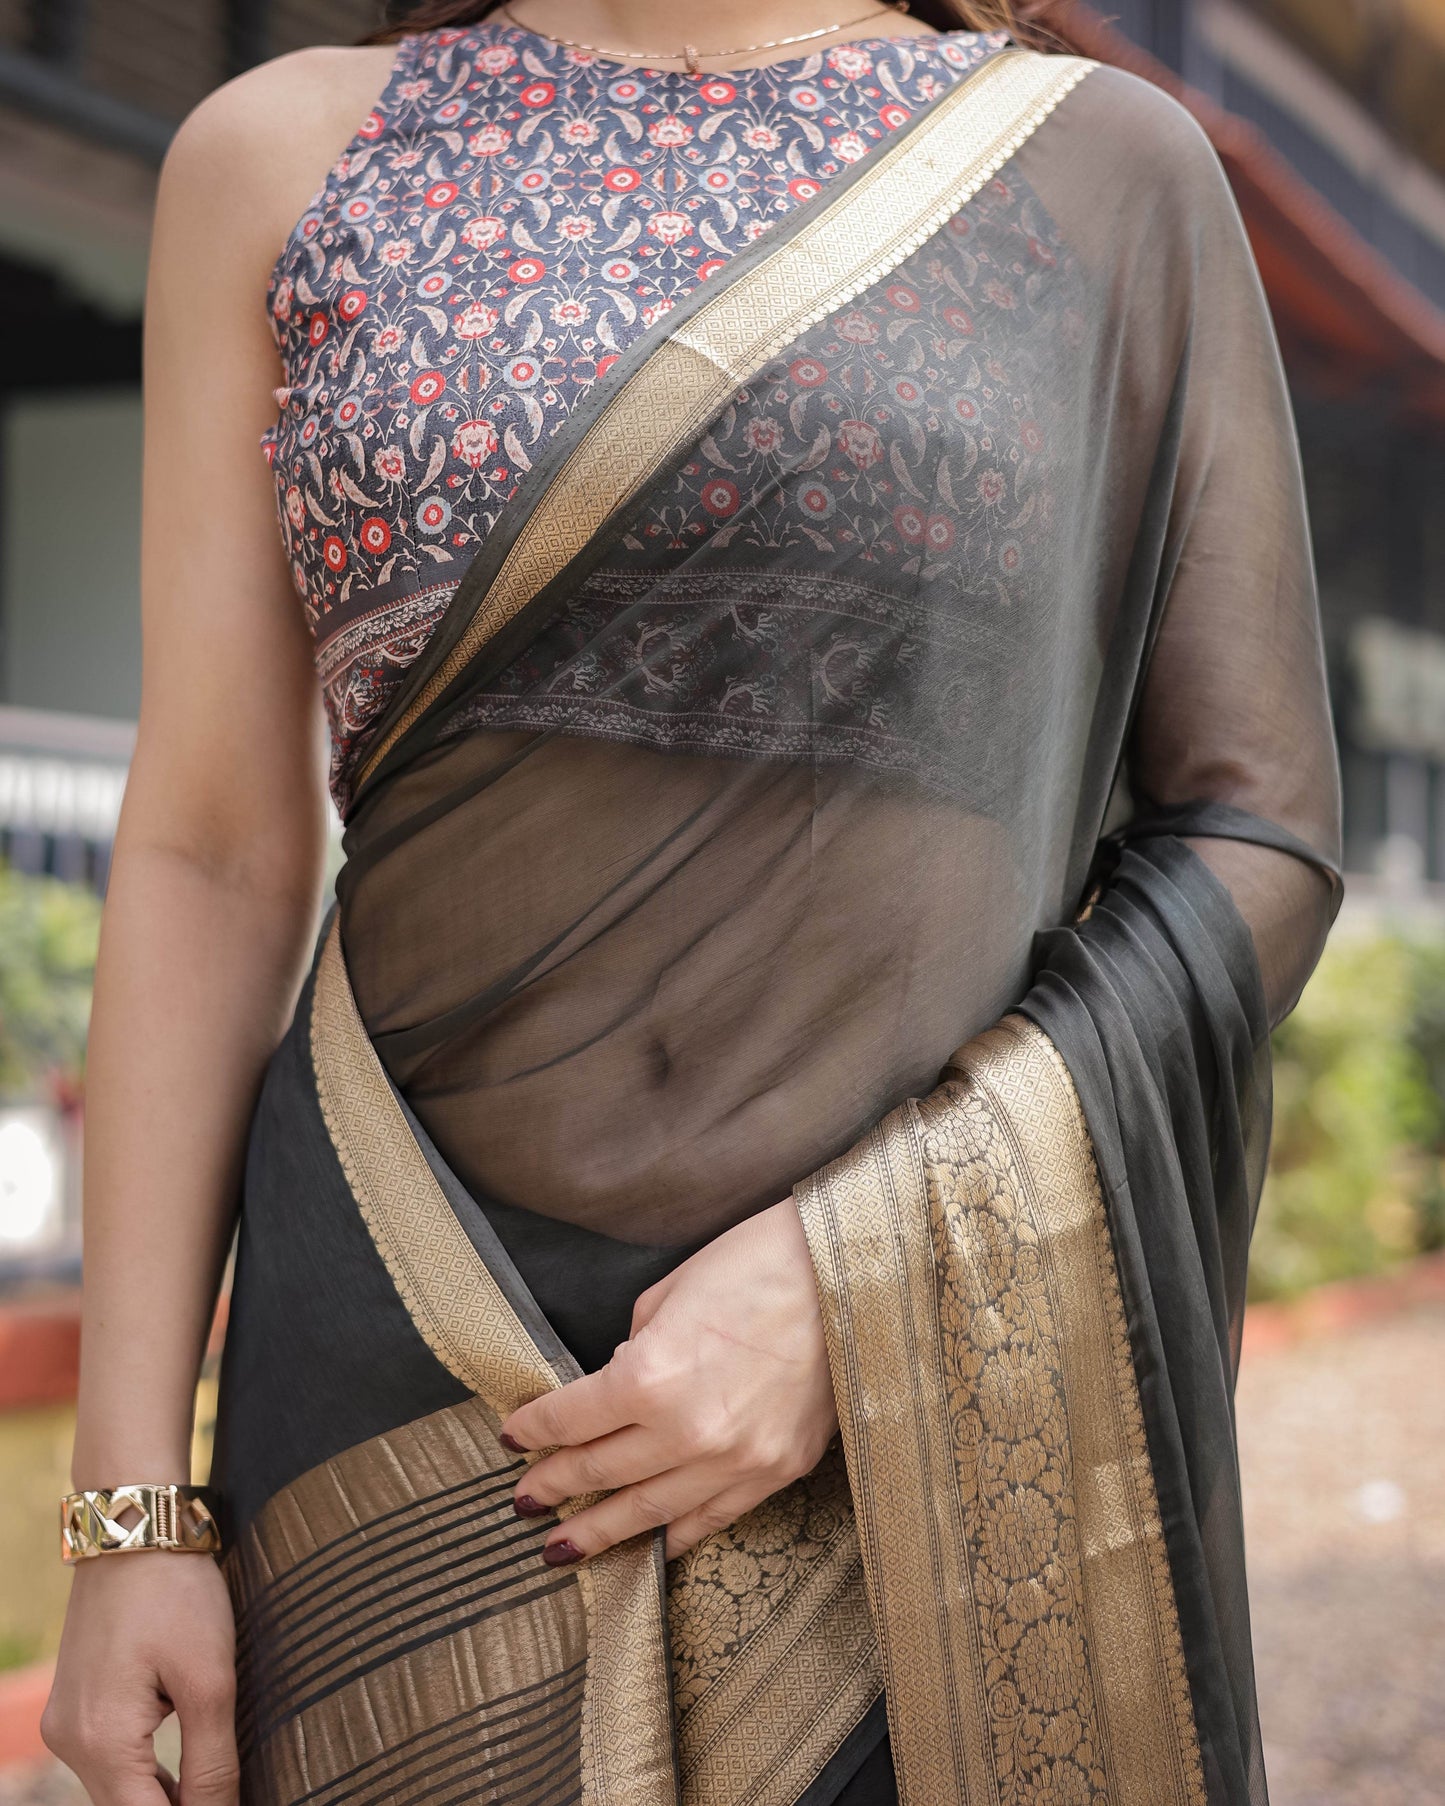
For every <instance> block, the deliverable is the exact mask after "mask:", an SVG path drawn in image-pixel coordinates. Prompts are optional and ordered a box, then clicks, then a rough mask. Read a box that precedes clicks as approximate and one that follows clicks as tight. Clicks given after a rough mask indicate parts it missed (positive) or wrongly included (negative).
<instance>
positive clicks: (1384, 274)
mask: <svg viewBox="0 0 1445 1806" xmlns="http://www.w3.org/2000/svg"><path fill="white" fill-rule="evenodd" d="M1042 22H1043V23H1044V25H1045V26H1046V28H1047V30H1048V31H1049V32H1051V33H1052V34H1053V35H1054V36H1055V37H1057V38H1058V39H1059V40H1061V41H1062V42H1063V43H1064V44H1066V45H1067V46H1068V48H1069V49H1071V50H1073V51H1075V52H1076V53H1077V54H1079V55H1081V56H1089V57H1094V58H1095V59H1097V60H1098V61H1099V62H1106V63H1112V64H1114V65H1115V66H1116V67H1117V68H1120V69H1127V70H1128V71H1129V72H1130V73H1131V74H1133V75H1138V76H1142V77H1143V79H1144V80H1146V81H1150V82H1153V83H1154V84H1155V86H1156V87H1160V88H1163V89H1164V91H1165V92H1166V93H1168V94H1172V95H1173V96H1174V98H1175V99H1176V100H1178V101H1179V102H1180V103H1181V104H1182V105H1183V106H1185V107H1187V108H1188V109H1189V111H1190V112H1191V113H1192V114H1193V115H1194V117H1195V118H1196V119H1197V120H1198V121H1199V123H1200V125H1201V126H1202V127H1203V128H1204V131H1205V133H1206V134H1207V136H1208V138H1209V140H1210V142H1211V143H1212V144H1213V145H1214V147H1215V149H1216V150H1217V151H1218V153H1219V156H1220V160H1221V161H1222V162H1223V163H1224V165H1225V167H1226V169H1227V170H1228V172H1229V176H1230V181H1231V184H1232V186H1233V187H1234V189H1235V193H1236V197H1237V198H1238V200H1239V203H1240V209H1241V211H1242V212H1244V214H1245V216H1246V219H1247V220H1248V221H1249V223H1250V224H1251V225H1252V226H1253V227H1254V228H1255V229H1257V230H1259V231H1262V232H1269V233H1271V234H1273V235H1274V236H1276V237H1280V236H1287V237H1288V238H1290V239H1292V240H1294V241H1295V245H1294V249H1295V252H1296V255H1298V254H1299V253H1300V252H1301V251H1303V252H1305V253H1306V254H1309V253H1313V256H1314V258H1316V259H1318V260H1319V262H1320V264H1321V265H1322V266H1324V267H1326V268H1327V269H1328V271H1329V273H1330V275H1331V276H1332V277H1333V280H1334V282H1335V283H1336V284H1337V285H1338V287H1340V288H1343V289H1345V290H1346V291H1347V294H1348V298H1349V300H1350V302H1351V303H1352V305H1354V306H1356V307H1358V308H1360V309H1364V310H1368V312H1369V314H1370V315H1372V316H1373V318H1374V321H1375V323H1376V325H1377V328H1379V329H1380V330H1382V331H1383V332H1384V333H1385V334H1386V335H1387V336H1388V337H1389V338H1390V339H1391V340H1393V341H1394V342H1395V345H1396V347H1397V353H1398V354H1403V361H1405V362H1407V363H1411V364H1414V365H1416V366H1418V364H1419V362H1421V361H1424V362H1426V363H1427V364H1428V365H1429V366H1430V367H1431V368H1430V370H1429V372H1428V375H1430V376H1432V377H1434V378H1435V379H1437V380H1439V381H1440V382H1441V383H1442V384H1445V313H1442V312H1441V311H1440V309H1438V308H1437V307H1436V306H1435V305H1434V303H1433V302H1431V301H1430V300H1429V298H1428V297H1427V296H1425V295H1423V294H1421V293H1420V291H1419V290H1418V289H1417V288H1415V286H1414V285H1413V284H1412V283H1411V282H1409V281H1408V280H1407V279H1406V278H1405V277H1404V276H1402V275H1400V273H1399V272H1398V271H1397V270H1395V269H1394V268H1393V267H1392V266H1391V265H1390V264H1389V263H1388V262H1387V261H1386V259H1385V258H1383V257H1382V256H1381V255H1380V254H1379V252H1377V251H1376V250H1375V249H1374V247H1373V246H1372V245H1370V244H1368V243H1367V242H1366V241H1365V240H1364V239H1363V238H1362V237H1361V236H1360V235H1359V233H1357V232H1356V231H1355V229H1354V227H1353V226H1351V225H1350V224H1349V222H1348V221H1347V220H1345V219H1343V218H1342V217H1341V216H1340V214H1338V213H1337V212H1336V211H1335V209H1334V208H1333V207H1331V206H1330V204H1329V202H1328V201H1326V200H1325V199H1324V197H1323V196H1322V195H1320V194H1319V193H1318V192H1317V191H1316V190H1315V189H1313V188H1311V187H1310V185H1309V183H1308V182H1306V181H1305V180H1304V178H1303V177H1302V176H1300V175H1298V174H1296V172H1295V171H1294V170H1293V169H1292V168H1291V167H1290V165H1289V163H1288V162H1286V160H1285V159H1284V158H1283V157H1282V156H1281V155H1280V154H1279V153H1278V152H1277V151H1276V150H1275V149H1274V147H1273V146H1272V145H1271V144H1270V143H1269V141H1268V139H1266V138H1265V136H1264V134H1263V133H1262V132H1260V131H1258V130H1257V129H1256V128H1255V127H1254V126H1252V125H1251V124H1249V123H1248V121H1246V120H1243V119H1240V118H1239V117H1238V116H1237V115H1235V114H1233V113H1229V112H1226V111H1225V109H1224V108H1223V107H1221V106H1219V105H1218V104H1217V103H1216V102H1214V101H1212V100H1211V99H1210V98H1209V97H1208V95H1206V94H1201V93H1200V92H1199V91H1198V90H1197V89H1195V88H1191V87H1189V86H1188V85H1187V84H1186V83H1185V82H1184V81H1182V80H1181V79H1180V77H1179V76H1177V75H1176V74H1175V73H1174V71H1173V70H1172V69H1170V68H1169V67H1168V66H1167V65H1166V64H1164V63H1161V62H1160V61H1159V60H1158V58H1157V57H1154V56H1151V55H1150V54H1149V52H1148V51H1145V50H1141V49H1140V48H1139V46H1138V45H1137V44H1134V43H1132V42H1131V41H1130V40H1129V39H1128V38H1126V37H1125V36H1124V34H1123V33H1122V32H1120V31H1117V30H1116V29H1115V28H1114V27H1113V26H1112V25H1110V24H1109V23H1108V22H1107V21H1106V20H1105V19H1103V18H1102V17H1101V16H1100V15H1099V14H1098V13H1097V12H1095V11H1094V9H1093V8H1092V7H1091V6H1087V5H1085V4H1083V0H1058V3H1057V4H1055V5H1053V6H1051V7H1050V8H1049V9H1048V10H1047V11H1046V12H1045V14H1044V15H1043V20H1042Z"/></svg>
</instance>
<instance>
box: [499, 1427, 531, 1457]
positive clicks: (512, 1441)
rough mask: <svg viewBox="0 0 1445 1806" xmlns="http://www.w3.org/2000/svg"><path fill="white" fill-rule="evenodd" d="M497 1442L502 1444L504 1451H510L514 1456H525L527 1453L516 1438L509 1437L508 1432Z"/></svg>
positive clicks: (504, 1431) (502, 1434)
mask: <svg viewBox="0 0 1445 1806" xmlns="http://www.w3.org/2000/svg"><path fill="white" fill-rule="evenodd" d="M497 1441H498V1442H500V1443H501V1445H502V1447H503V1448H504V1449H510V1450H511V1451H512V1453H513V1454H514V1455H525V1454H526V1452H527V1451H526V1450H525V1449H524V1448H523V1447H522V1445H521V1443H520V1442H518V1441H517V1439H516V1437H515V1436H511V1435H509V1434H508V1433H507V1431H506V1430H503V1431H502V1433H501V1435H500V1436H499V1437H498V1438H497Z"/></svg>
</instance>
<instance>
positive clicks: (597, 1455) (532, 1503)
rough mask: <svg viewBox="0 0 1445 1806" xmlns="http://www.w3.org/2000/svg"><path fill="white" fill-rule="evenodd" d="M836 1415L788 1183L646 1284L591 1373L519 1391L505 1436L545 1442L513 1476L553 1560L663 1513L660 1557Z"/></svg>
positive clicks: (685, 1544)
mask: <svg viewBox="0 0 1445 1806" xmlns="http://www.w3.org/2000/svg"><path fill="white" fill-rule="evenodd" d="M837 1428H838V1413H837V1408H836V1406H835V1405H834V1402H833V1385H832V1380H831V1379H830V1377H829V1373H828V1354H827V1349H826V1347H825V1345H824V1341H823V1323H822V1317H821V1315H820V1313H819V1309H818V1293H817V1288H816V1285H815V1283H814V1279H813V1263H812V1260H811V1259H810V1257H809V1254H808V1245H807V1242H806V1240H805V1239H804V1236H803V1226H802V1224H801V1222H800V1221H799V1220H798V1212H797V1208H796V1206H795V1205H794V1204H793V1202H792V1200H791V1199H786V1200H785V1201H784V1202H783V1203H781V1204H775V1205H773V1207H772V1208H771V1209H770V1210H764V1211H762V1212H760V1213H759V1214H758V1215H757V1216H754V1217H749V1218H748V1220H747V1221H746V1222H743V1223H739V1224H738V1225H737V1227H736V1228H735V1229H729V1230H727V1231H726V1232H725V1233H724V1234H722V1235H720V1236H718V1237H717V1239H716V1240H715V1241H711V1242H709V1243H708V1245H707V1246H706V1247H705V1248H703V1249H701V1250H699V1252H698V1253H696V1254H694V1255H693V1256H692V1257H691V1258H690V1259H689V1260H686V1261H684V1262H683V1264H682V1265H681V1266H680V1267H678V1268H677V1269H676V1270H675V1271H674V1272H672V1273H669V1274H668V1276H667V1277H666V1279H662V1280H659V1281H658V1283H657V1284H656V1285H655V1286H650V1287H649V1288H648V1289H647V1291H645V1292H644V1293H643V1294H642V1296H641V1297H640V1298H639V1299H638V1300H637V1303H636V1305H635V1307H634V1309H633V1313H632V1335H631V1338H630V1339H629V1340H628V1341H626V1342H624V1343H623V1344H622V1345H621V1347H620V1348H619V1349H618V1350H617V1352H616V1354H614V1355H613V1357H612V1359H611V1360H610V1361H609V1362H608V1364H607V1365H606V1366H605V1367H604V1368H602V1369H601V1370H600V1371H599V1372H597V1373H589V1374H586V1375H584V1377H583V1378H581V1379H579V1380H573V1382H572V1383H571V1385H569V1386H562V1387H560V1388H559V1389H558V1390H557V1391H555V1392H547V1393H544V1394H543V1395H542V1397H541V1398H538V1399H534V1400H533V1401H532V1403H531V1404H529V1405H523V1406H522V1408H521V1409H520V1410H519V1411H514V1412H513V1413H512V1415H511V1416H510V1417H509V1418H508V1419H507V1420H506V1422H505V1423H504V1424H503V1425H502V1430H503V1434H504V1437H505V1438H506V1440H507V1442H508V1446H509V1447H512V1448H516V1449H520V1450H528V1449H537V1448H549V1447H553V1445H557V1446H555V1447H553V1452H552V1453H551V1454H549V1455H545V1456H543V1458H542V1459H541V1460H540V1461H537V1462H535V1463H534V1464H533V1465H532V1467H531V1468H529V1469H528V1471H527V1473H526V1475H525V1476H524V1477H523V1479H522V1480H521V1481H520V1483H519V1484H518V1486H517V1491H516V1496H515V1505H516V1509H517V1511H518V1512H519V1513H520V1515H521V1516H523V1517H537V1516H541V1515H542V1514H543V1513H544V1512H546V1511H549V1510H551V1509H552V1508H553V1507H554V1506H556V1505H559V1504H561V1503H562V1502H563V1500H565V1499H570V1498H574V1497H576V1496H578V1495H579V1494H582V1493H591V1492H606V1493H608V1494H609V1495H610V1496H609V1497H607V1498H605V1499H603V1500H601V1501H600V1502H599V1503H598V1504H595V1505H591V1506H589V1507H588V1508H587V1509H586V1510H585V1511H579V1512H577V1513H576V1514H575V1515H574V1516H572V1517H569V1518H568V1519H567V1520H566V1521H565V1522H564V1523H562V1524H559V1525H558V1526H557V1528H556V1530H555V1531H553V1532H552V1534H551V1535H550V1536H549V1537H548V1539H547V1543H546V1545H545V1547H544V1549H543V1559H544V1560H545V1561H547V1562H549V1563H551V1564H553V1565H554V1566H562V1565H564V1564H565V1563H567V1562H572V1561H580V1560H582V1559H583V1557H584V1556H589V1555H597V1554H599V1553H600V1552H601V1551H602V1550H603V1549H606V1548H609V1547H611V1545H612V1544H613V1543H620V1542H622V1541H623V1540H624V1539H625V1538H627V1537H630V1536H636V1535H638V1534H639V1532H641V1531H644V1530H652V1529H654V1528H655V1527H656V1526H657V1525H659V1524H666V1525H667V1556H668V1559H669V1560H671V1559H672V1557H673V1556H675V1555H681V1554H682V1552H683V1550H684V1549H689V1548H691V1547H692V1545H693V1544H694V1543H696V1542H699V1541H700V1540H701V1539H702V1538H703V1537H704V1536H706V1535H707V1534H708V1533H709V1532H710V1531H713V1530H720V1529H721V1528H722V1527H723V1526H724V1525H726V1524H731V1523H733V1522H734V1521H735V1520H736V1519H738V1518H740V1517H741V1516H742V1515H743V1513H744V1512H746V1511H750V1510H751V1509H752V1508H753V1506H754V1505H757V1504H760V1503H761V1502H762V1500H764V1499H766V1498H767V1497H768V1496H769V1494H770V1493H774V1492H777V1491H778V1489H779V1488H780V1487H783V1486H786V1485H788V1483H789V1482H790V1481H793V1480H796V1479H798V1478H799V1477H800V1476H801V1475H803V1474H806V1473H807V1472H808V1471H809V1469H810V1468H812V1467H814V1466H816V1464H817V1462H818V1461H819V1460H820V1458H821V1457H822V1454H823V1451H824V1450H825V1449H826V1448H827V1446H828V1443H829V1442H830V1441H831V1440H832V1437H833V1435H834V1432H835V1431H836V1430H837Z"/></svg>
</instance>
